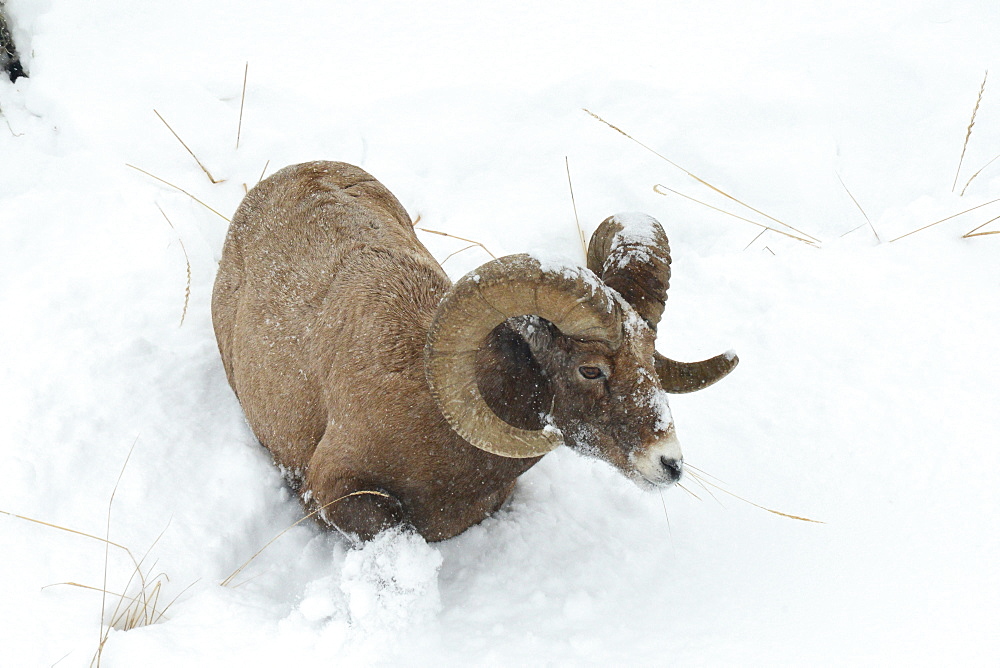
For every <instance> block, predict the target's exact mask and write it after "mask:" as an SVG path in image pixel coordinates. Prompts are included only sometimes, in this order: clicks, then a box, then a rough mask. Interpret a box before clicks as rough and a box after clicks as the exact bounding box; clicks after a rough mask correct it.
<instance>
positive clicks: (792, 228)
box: [584, 109, 822, 243]
mask: <svg viewBox="0 0 1000 668" xmlns="http://www.w3.org/2000/svg"><path fill="white" fill-rule="evenodd" d="M584 111H585V112H587V113H588V114H590V115H591V116H593V117H594V118H596V119H597V120H599V121H600V122H601V123H604V124H605V125H607V126H608V127H609V128H611V129H612V130H614V131H615V132H617V133H619V134H621V135H623V136H625V137H626V138H628V139H630V140H632V141H633V142H635V143H636V144H638V145H639V146H641V147H642V148H644V149H646V150H647V151H649V152H650V153H652V154H653V155H655V156H656V157H658V158H660V159H661V160H663V161H665V162H666V163H667V164H668V165H670V166H671V167H675V168H677V169H679V170H680V171H682V172H684V173H685V174H687V175H688V176H689V177H691V178H692V179H694V180H695V181H697V182H698V183H700V184H702V185H703V186H705V187H706V188H709V189H711V190H713V191H715V192H716V193H718V194H720V195H722V196H723V197H725V198H726V199H729V200H732V201H733V202H736V203H737V204H739V205H740V206H742V207H745V208H747V209H750V210H751V211H753V212H754V213H756V214H759V215H761V216H764V217H765V218H767V219H768V220H773V221H774V222H776V223H778V224H779V225H781V226H782V227H787V228H788V229H790V230H791V231H793V232H797V233H798V234H800V235H802V236H803V237H807V238H809V239H811V240H812V241H814V242H816V243H822V242H821V241H820V240H819V239H817V238H816V237H814V236H812V235H811V234H806V233H805V232H803V231H802V230H799V229H796V228H794V227H792V226H791V225H789V224H788V223H786V222H784V221H781V220H778V219H777V218H775V217H774V216H771V215H769V214H766V213H764V212H763V211H761V210H759V209H755V208H754V207H752V206H750V205H749V204H747V203H746V202H744V201H742V200H740V199H737V198H736V197H734V196H732V195H730V194H729V193H727V192H726V191H724V190H722V189H721V188H718V187H717V186H714V185H712V184H711V183H709V182H708V181H706V180H705V179H703V178H701V177H700V176H698V175H696V174H693V173H691V172H689V171H688V170H686V169H684V168H683V167H681V166H680V165H678V164H677V163H676V162H674V161H673V160H671V159H670V158H668V157H666V156H665V155H663V154H662V153H659V152H658V151H656V150H654V149H652V148H650V147H649V146H647V145H646V144H643V143H642V142H641V141H639V140H638V139H636V138H635V137H633V136H632V135H630V134H629V133H627V132H625V131H624V130H622V129H621V128H619V127H617V126H615V125H612V124H611V123H609V122H607V121H606V120H604V119H603V118H601V117H600V116H598V115H597V114H595V113H594V112H592V111H591V110H589V109H584Z"/></svg>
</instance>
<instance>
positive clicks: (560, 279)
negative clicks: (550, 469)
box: [212, 162, 737, 540]
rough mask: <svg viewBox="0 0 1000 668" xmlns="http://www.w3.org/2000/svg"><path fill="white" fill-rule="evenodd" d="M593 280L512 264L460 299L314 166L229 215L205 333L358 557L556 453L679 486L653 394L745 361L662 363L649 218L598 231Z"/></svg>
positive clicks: (408, 227) (357, 185)
mask: <svg viewBox="0 0 1000 668" xmlns="http://www.w3.org/2000/svg"><path fill="white" fill-rule="evenodd" d="M587 266H588V268H587V269H584V268H581V267H564V266H557V265H553V264H551V263H547V262H545V261H540V260H537V259H535V258H533V257H531V256H529V255H511V256H507V257H502V258H499V259H497V260H493V261H491V262H488V263H486V264H484V265H482V266H481V267H479V268H478V269H476V270H475V271H473V272H471V273H469V274H467V275H466V276H464V277H463V278H461V279H460V280H459V281H458V282H456V283H455V284H454V285H452V283H451V281H450V280H449V279H448V277H447V275H446V274H445V272H444V270H443V269H442V268H441V266H440V265H439V264H438V263H437V262H436V261H435V260H434V258H433V257H432V256H431V254H430V253H429V252H428V251H427V249H426V248H425V247H424V246H423V244H421V243H420V241H419V240H418V239H417V235H416V234H415V233H414V230H413V224H412V223H411V221H410V217H409V216H408V215H407V213H406V211H405V210H404V209H403V207H402V206H401V205H400V203H399V202H398V201H397V200H396V198H395V197H394V196H393V195H392V194H391V193H390V192H389V191H388V190H387V189H386V188H385V187H384V186H383V185H382V184H381V183H379V182H378V181H376V180H375V179H374V178H373V177H372V176H371V175H369V174H368V173H367V172H365V171H363V170H361V169H359V168H358V167H354V166H351V165H347V164H344V163H337V162H311V163H305V164H301V165H294V166H291V167H286V168H285V169H283V170H281V171H279V172H277V173H276V174H274V175H273V176H271V177H270V178H268V179H266V180H265V181H263V182H261V183H260V184H259V185H257V186H256V187H255V188H254V189H253V190H251V191H250V193H249V194H248V195H247V196H246V197H245V198H244V200H243V202H242V203H241V204H240V206H239V208H238V210H237V211H236V215H235V216H234V218H233V221H232V224H231V225H230V227H229V232H228V236H227V238H226V242H225V247H224V248H223V251H222V259H221V262H220V265H219V273H218V276H217V278H216V282H215V290H214V293H213V296H212V317H213V321H214V325H215V333H216V337H217V339H218V344H219V350H220V352H221V353H222V361H223V364H224V366H225V370H226V375H227V377H228V379H229V384H230V385H231V386H232V388H233V390H234V391H235V392H236V396H237V397H238V398H239V401H240V403H241V405H242V406H243V410H244V412H245V413H246V417H247V420H248V422H249V423H250V426H251V428H252V429H253V431H254V433H255V434H256V436H257V438H258V439H259V440H260V442H261V443H262V444H263V445H264V446H265V447H267V449H268V450H270V451H271V453H272V454H273V456H274V459H275V461H276V462H277V463H278V465H279V466H281V467H282V468H283V469H284V470H285V471H286V472H289V473H290V474H291V477H292V478H293V480H292V484H293V486H295V487H296V488H297V490H298V491H300V492H301V495H302V499H303V501H304V503H305V504H306V506H307V507H309V508H313V509H322V510H321V512H320V513H319V516H320V517H321V518H322V519H323V520H324V521H325V522H326V523H328V524H330V525H332V526H334V527H335V528H338V529H340V530H341V531H343V532H345V533H347V534H352V535H354V536H357V537H359V538H360V539H362V540H364V539H368V538H370V537H371V536H373V535H375V534H376V533H378V532H379V531H381V530H383V529H385V528H388V527H391V526H395V525H399V524H408V525H410V526H412V527H413V528H414V529H416V530H417V531H418V532H420V534H422V535H423V536H424V537H425V538H427V539H428V540H442V539H445V538H449V537H451V536H454V535H456V534H459V533H461V532H462V531H464V530H465V529H467V528H468V527H470V526H472V525H474V524H476V523H478V522H480V521H481V520H483V518H485V517H486V516H487V515H489V514H490V513H492V512H494V511H495V510H497V509H498V508H499V507H500V506H501V505H502V504H503V502H504V500H505V499H506V498H507V496H508V495H509V494H510V493H511V490H512V489H513V487H514V482H515V481H516V480H517V478H518V476H520V475H521V474H522V473H524V472H525V471H526V470H527V469H529V468H530V467H531V466H532V465H534V464H535V463H536V462H537V461H538V460H539V459H540V458H541V457H542V455H544V454H545V453H547V452H549V451H550V450H552V449H553V448H555V447H557V446H559V445H560V444H565V445H567V446H569V447H570V448H573V449H574V450H577V451H578V452H581V453H585V454H588V455H593V456H595V457H598V458H600V459H603V460H605V461H607V462H609V463H611V464H612V465H613V466H615V467H617V468H618V469H619V470H620V471H621V472H622V473H624V474H625V475H626V476H627V477H628V478H630V479H632V480H634V481H635V482H636V483H638V484H639V485H640V486H644V487H656V486H665V485H670V484H672V483H674V482H675V481H677V479H678V478H679V477H680V476H681V467H682V459H681V451H680V447H679V445H678V442H677V438H676V436H675V434H674V425H673V420H672V419H671V416H670V410H669V408H668V406H667V402H666V396H665V394H664V392H665V391H666V392H675V393H677V392H690V391H693V390H697V389H700V388H702V387H705V386H706V385H709V384H711V383H713V382H715V381H716V380H718V379H719V378H721V377H722V376H724V375H726V374H727V373H728V372H729V371H730V370H732V368H733V367H734V366H735V365H736V363H737V358H736V356H735V355H733V354H732V353H727V354H724V355H719V356H717V357H714V358H712V359H709V360H705V361H703V362H697V363H692V364H683V363H679V362H675V361H672V360H669V359H666V358H664V357H663V356H661V355H660V354H659V353H657V352H656V351H655V350H654V347H653V344H654V342H655V338H656V325H657V323H658V322H659V319H660V315H661V314H662V313H663V307H664V301H665V299H666V293H667V286H668V281H669V278H670V251H669V247H668V245H667V238H666V236H665V235H664V233H663V230H662V228H661V227H660V225H659V224H658V223H657V222H656V221H655V220H653V219H652V218H649V217H648V216H642V215H638V214H629V215H625V216H613V217H611V218H609V219H607V220H606V221H604V223H602V224H601V226H600V227H599V228H598V229H597V231H596V232H595V233H594V235H593V238H592V239H591V243H590V250H589V254H588V258H587ZM354 492H374V493H361V494H352V493H354ZM337 499H340V501H336V500H337ZM335 501H336V502H335Z"/></svg>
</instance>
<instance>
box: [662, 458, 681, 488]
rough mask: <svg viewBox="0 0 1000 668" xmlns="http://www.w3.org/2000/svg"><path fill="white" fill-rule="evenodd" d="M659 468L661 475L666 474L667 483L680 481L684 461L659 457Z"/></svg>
mask: <svg viewBox="0 0 1000 668" xmlns="http://www.w3.org/2000/svg"><path fill="white" fill-rule="evenodd" d="M660 468H661V469H663V473H664V474H666V476H667V480H668V481H669V482H677V481H678V480H680V479H681V471H682V470H683V469H684V460H682V459H672V458H670V457H665V456H663V455H661V456H660Z"/></svg>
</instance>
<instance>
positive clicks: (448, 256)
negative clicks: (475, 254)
mask: <svg viewBox="0 0 1000 668" xmlns="http://www.w3.org/2000/svg"><path fill="white" fill-rule="evenodd" d="M478 246H479V244H469V245H468V246H466V247H465V248H459V249H458V250H457V251H454V252H453V253H448V255H446V256H445V258H444V259H443V260H441V264H444V263H445V262H447V261H448V260H450V259H451V258H453V257H454V256H456V255H458V254H459V253H462V252H465V251H467V250H469V249H470V248H476V247H478Z"/></svg>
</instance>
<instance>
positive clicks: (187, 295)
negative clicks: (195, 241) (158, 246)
mask: <svg viewBox="0 0 1000 668" xmlns="http://www.w3.org/2000/svg"><path fill="white" fill-rule="evenodd" d="M156 208H157V209H160V213H161V214H163V218H164V219H165V220H166V221H167V225H169V226H170V229H172V230H173V231H174V232H176V233H177V241H178V242H179V243H180V245H181V251H183V252H184V262H185V264H187V285H186V286H185V288H184V310H183V311H181V322H180V324H179V325H177V326H178V327H182V326H183V325H184V317H185V316H186V315H187V312H188V302H190V301H191V260H190V258H188V252H187V249H186V248H184V240H183V239H181V235H180V233H179V232H177V228H176V227H174V224H173V223H171V222H170V219H169V218H167V214H166V213H165V212H164V211H163V209H162V208H161V207H160V205H159V204H157V205H156Z"/></svg>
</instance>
